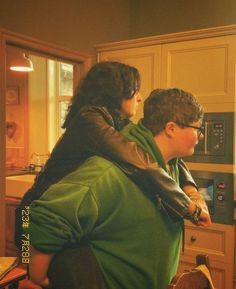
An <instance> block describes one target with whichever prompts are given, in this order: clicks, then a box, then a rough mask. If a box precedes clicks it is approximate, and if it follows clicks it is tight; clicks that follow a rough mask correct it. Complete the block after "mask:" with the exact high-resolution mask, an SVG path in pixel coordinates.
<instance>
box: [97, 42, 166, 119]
mask: <svg viewBox="0 0 236 289" xmlns="http://www.w3.org/2000/svg"><path fill="white" fill-rule="evenodd" d="M105 60H111V61H120V62H123V63H126V64H129V65H131V66H134V67H136V68H137V69H138V70H139V72H140V74H141V81H142V84H141V95H142V103H141V104H140V105H139V108H138V110H137V113H136V115H135V117H134V118H133V119H132V120H133V121H134V122H136V121H138V120H139V119H140V118H141V117H142V116H143V102H144V100H145V99H146V98H147V97H148V95H149V94H150V92H151V91H152V90H153V89H154V88H157V87H160V73H161V71H160V68H161V64H160V63H161V46H160V45H154V46H151V47H141V48H130V49H122V50H115V51H105V52H103V53H101V54H99V61H105Z"/></svg>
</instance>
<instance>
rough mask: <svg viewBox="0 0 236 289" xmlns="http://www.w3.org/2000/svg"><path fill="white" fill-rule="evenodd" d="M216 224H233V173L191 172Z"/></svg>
mask: <svg viewBox="0 0 236 289" xmlns="http://www.w3.org/2000/svg"><path fill="white" fill-rule="evenodd" d="M191 174H192V176H193V178H194V180H195V182H196V184H197V187H198V191H199V192H200V194H201V195H202V197H203V198H204V199H205V201H206V203H207V206H208V209H209V213H210V215H211V220H212V222H214V223H221V224H233V214H234V193H233V192H234V176H233V174H231V173H221V172H204V171H194V170H191Z"/></svg>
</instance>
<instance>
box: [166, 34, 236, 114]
mask: <svg viewBox="0 0 236 289" xmlns="http://www.w3.org/2000/svg"><path fill="white" fill-rule="evenodd" d="M235 56H236V36H224V37H214V38H208V39H202V40H193V41H183V42H177V43H172V44H165V45H163V48H162V80H161V85H162V86H163V87H179V88H182V89H184V90H187V91H190V92H192V93H194V94H195V95H196V96H197V97H198V99H199V101H200V102H201V103H202V104H203V105H204V107H205V108H206V110H208V111H222V109H224V111H233V109H234V90H235ZM222 103H224V106H223V107H222ZM219 108H220V110H219Z"/></svg>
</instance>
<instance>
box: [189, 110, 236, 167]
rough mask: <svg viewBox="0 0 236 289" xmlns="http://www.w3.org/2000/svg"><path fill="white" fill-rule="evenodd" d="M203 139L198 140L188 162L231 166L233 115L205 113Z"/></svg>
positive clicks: (229, 113)
mask: <svg viewBox="0 0 236 289" xmlns="http://www.w3.org/2000/svg"><path fill="white" fill-rule="evenodd" d="M203 126H204V137H203V138H202V139H200V140H199V143H198V144H197V145H196V147H195V152H194V155H193V156H190V157H187V158H184V159H185V160H186V161H189V162H200V163H218V164H224V163H225V164H233V161H234V157H233V145H234V144H233V142H234V113H233V112H224V113H223V112H221V113H218V112H214V113H213V112H212V113H205V115H204V119H203Z"/></svg>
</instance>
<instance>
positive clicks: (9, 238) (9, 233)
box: [6, 198, 20, 256]
mask: <svg viewBox="0 0 236 289" xmlns="http://www.w3.org/2000/svg"><path fill="white" fill-rule="evenodd" d="M19 203H20V199H17V198H6V256H19V250H18V249H17V248H16V246H15V241H14V238H15V209H16V207H17V206H18V204H19Z"/></svg>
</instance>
